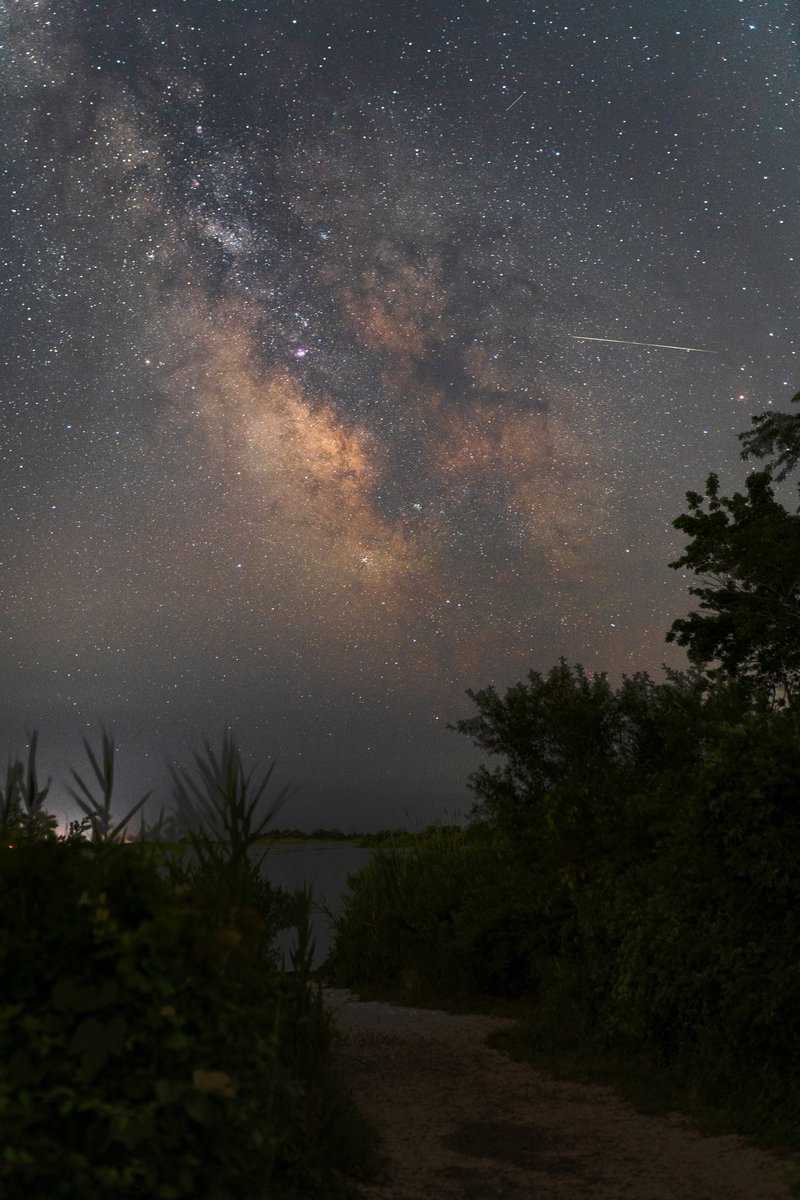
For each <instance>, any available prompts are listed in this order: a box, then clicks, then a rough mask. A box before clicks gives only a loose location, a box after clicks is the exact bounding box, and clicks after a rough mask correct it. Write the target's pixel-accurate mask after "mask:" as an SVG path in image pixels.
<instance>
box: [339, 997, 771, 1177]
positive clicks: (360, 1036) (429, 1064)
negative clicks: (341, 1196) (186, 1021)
mask: <svg viewBox="0 0 800 1200" xmlns="http://www.w3.org/2000/svg"><path fill="white" fill-rule="evenodd" d="M326 996H327V1000H328V1003H329V1004H330V1005H331V1006H332V1007H333V1008H334V1009H335V1010H336V1023H337V1026H338V1028H339V1029H340V1031H341V1033H342V1041H341V1044H340V1047H339V1050H338V1054H339V1058H340V1063H341V1069H342V1072H343V1074H344V1076H345V1078H346V1079H347V1081H348V1083H349V1085H350V1087H351V1089H352V1091H353V1094H354V1097H355V1099H356V1102H357V1103H358V1105H359V1107H360V1108H361V1110H362V1111H363V1112H364V1113H365V1114H366V1115H367V1116H368V1117H369V1118H370V1119H371V1120H372V1121H373V1122H374V1123H375V1124H376V1125H377V1126H378V1128H379V1129H380V1131H381V1135H382V1137H383V1149H384V1152H385V1154H386V1156H387V1158H388V1162H389V1166H388V1180H387V1181H385V1182H382V1183H379V1184H372V1185H370V1186H368V1187H365V1188H364V1194H365V1196H367V1197H369V1198H370V1200H423V1197H424V1200H489V1198H491V1197H505V1198H506V1200H581V1198H582V1197H589V1196H590V1197H592V1198H593V1200H788V1197H789V1191H788V1188H787V1186H786V1184H785V1183H784V1182H783V1178H784V1172H785V1169H786V1163H785V1162H784V1161H783V1160H782V1159H781V1158H779V1157H778V1156H776V1155H771V1154H768V1153H765V1152H763V1151H761V1150H755V1149H752V1148H751V1147H749V1146H748V1145H747V1144H746V1143H744V1142H743V1141H742V1140H741V1139H739V1138H737V1137H733V1136H726V1137H702V1136H700V1135H699V1134H697V1133H694V1132H692V1131H691V1130H688V1129H685V1128H683V1127H682V1123H681V1119H680V1117H679V1116H677V1114H676V1115H675V1116H674V1117H653V1116H644V1115H642V1114H640V1113H637V1112H636V1111H635V1110H634V1109H633V1108H631V1107H630V1106H629V1105H628V1104H626V1103H625V1102H624V1101H622V1100H620V1099H619V1098H618V1097H617V1095H616V1094H615V1093H614V1092H613V1091H612V1089H611V1088H607V1087H599V1086H596V1085H591V1084H577V1083H566V1082H562V1081H559V1080H556V1079H553V1078H552V1077H550V1076H548V1075H547V1074H545V1073H544V1072H542V1071H539V1070H537V1069H536V1068H534V1067H532V1066H530V1065H529V1064H526V1063H515V1062H511V1061H510V1060H509V1059H508V1058H507V1057H506V1056H505V1055H503V1054H501V1053H500V1052H499V1051H496V1050H492V1049H490V1048H489V1047H488V1046H486V1045H485V1042H484V1039H485V1038H486V1035H487V1034H488V1033H489V1032H490V1031H492V1030H494V1029H498V1028H502V1027H503V1026H506V1025H508V1024H510V1022H508V1021H505V1020H502V1019H499V1018H494V1017H483V1016H452V1015H450V1014H448V1013H443V1012H432V1011H429V1010H426V1009H414V1008H401V1007H398V1006H396V1005H391V1004H383V1003H377V1002H368V1003H361V1002H358V1001H356V1000H354V999H353V998H352V997H351V996H350V994H349V993H348V992H346V991H343V990H339V989H329V990H328V991H327V992H326Z"/></svg>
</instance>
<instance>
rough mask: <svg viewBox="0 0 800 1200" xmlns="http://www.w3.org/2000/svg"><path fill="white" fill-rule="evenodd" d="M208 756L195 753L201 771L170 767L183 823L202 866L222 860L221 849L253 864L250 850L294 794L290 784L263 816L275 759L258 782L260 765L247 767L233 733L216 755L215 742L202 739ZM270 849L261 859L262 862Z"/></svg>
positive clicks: (238, 862)
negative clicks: (263, 806) (192, 771)
mask: <svg viewBox="0 0 800 1200" xmlns="http://www.w3.org/2000/svg"><path fill="white" fill-rule="evenodd" d="M203 750H204V755H203V754H201V753H199V752H196V753H195V755H194V761H195V766H196V775H195V776H193V775H191V774H189V773H188V772H184V771H182V770H181V769H180V768H179V767H176V766H174V765H171V766H170V774H171V776H172V794H173V797H174V800H175V805H176V809H177V818H178V826H179V828H180V829H181V831H182V832H183V833H184V835H185V836H186V837H187V838H188V839H189V841H190V843H191V845H192V848H193V849H194V851H195V853H196V855H197V857H198V859H199V861H200V863H201V864H203V865H206V864H208V863H210V862H211V861H217V860H218V858H219V855H220V853H222V854H223V855H224V857H225V859H226V860H227V861H228V862H229V863H230V864H231V865H232V866H238V867H242V866H244V864H245V863H247V862H249V852H250V850H251V849H252V848H253V847H254V846H255V845H256V844H257V843H258V842H260V841H261V840H262V839H263V837H264V835H265V833H266V830H267V827H268V826H269V824H270V822H271V821H272V820H273V818H274V817H275V815H276V813H277V812H278V811H279V810H280V808H281V807H282V805H283V804H284V802H285V800H286V797H287V796H288V794H289V790H290V789H289V785H288V784H286V785H285V786H284V787H283V788H281V790H280V791H279V792H278V794H277V795H276V796H275V798H274V799H273V800H272V801H271V802H270V804H269V806H268V807H267V809H266V810H265V811H263V812H262V813H261V815H260V816H259V815H258V809H259V805H260V804H261V802H262V799H263V797H264V794H265V792H266V790H267V787H268V786H269V784H270V781H271V779H272V775H273V772H274V770H275V766H276V763H274V762H273V763H271V764H270V766H269V767H268V769H267V771H266V773H265V775H264V777H263V779H262V780H261V782H260V783H256V782H254V779H253V776H254V774H255V768H254V769H253V770H252V771H250V772H249V774H248V773H247V772H246V771H245V769H244V764H243V763H242V759H241V755H240V753H239V750H238V748H237V746H236V743H235V742H234V739H233V736H232V734H231V733H230V731H229V730H228V731H226V732H225V733H224V734H223V737H222V747H221V749H220V752H219V754H217V753H216V752H215V751H214V749H213V747H212V746H211V743H210V742H208V741H205V742H204V743H203ZM265 856H266V850H265V851H264V854H263V855H262V856H261V858H260V859H259V860H258V862H257V863H255V864H254V866H255V867H256V868H258V867H260V866H261V863H262V862H263V861H264V857H265Z"/></svg>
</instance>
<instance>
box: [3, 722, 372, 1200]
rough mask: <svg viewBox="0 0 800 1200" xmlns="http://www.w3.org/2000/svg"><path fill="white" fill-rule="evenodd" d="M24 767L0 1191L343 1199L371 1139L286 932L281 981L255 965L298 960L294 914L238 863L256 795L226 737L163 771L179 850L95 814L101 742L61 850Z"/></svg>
mask: <svg viewBox="0 0 800 1200" xmlns="http://www.w3.org/2000/svg"><path fill="white" fill-rule="evenodd" d="M32 750H33V752H32V754H31V755H30V756H29V760H28V765H27V770H26V768H25V766H24V765H22V764H19V763H12V764H11V765H10V767H9V771H8V773H7V778H6V789H5V792H3V793H0V819H1V820H2V834H3V841H2V844H0V978H1V979H2V980H3V990H2V998H1V999H0V1059H2V1062H3V1064H4V1072H3V1073H2V1075H1V1076H0V1193H1V1194H2V1195H3V1196H4V1197H8V1198H9V1200H22V1198H23V1197H29V1196H47V1197H48V1200H58V1197H65V1198H66V1197H70V1198H72V1197H75V1196H80V1197H82V1198H86V1200H107V1198H110V1197H119V1198H120V1200H122V1198H128V1197H133V1196H152V1197H154V1198H162V1200H181V1198H183V1197H186V1198H187V1200H188V1198H189V1197H192V1198H194V1197H208V1198H209V1200H212V1198H218V1200H229V1198H230V1197H231V1196H247V1197H249V1198H252V1200H259V1198H262V1200H266V1198H267V1197H269V1198H272V1197H286V1198H287V1200H288V1198H289V1197H301V1196H318V1195H326V1196H328V1195H329V1196H332V1197H336V1196H345V1195H349V1194H351V1191H352V1187H351V1186H350V1185H349V1184H348V1183H347V1179H348V1177H349V1176H351V1175H353V1174H355V1173H356V1172H357V1171H358V1170H360V1169H361V1168H362V1167H366V1166H367V1165H368V1163H369V1160H370V1156H371V1153H372V1149H373V1138H372V1134H371V1132H370V1131H369V1130H368V1129H367V1128H366V1126H365V1125H364V1124H363V1123H362V1122H361V1120H360V1118H359V1117H358V1115H357V1114H356V1113H355V1112H354V1110H353V1109H352V1107H351V1105H350V1103H349V1100H348V1099H347V1097H346V1096H345V1095H344V1094H343V1093H342V1091H341V1089H340V1086H339V1083H338V1080H337V1076H336V1074H335V1072H334V1069H333V1060H332V1055H331V1036H332V1030H331V1026H330V1019H329V1016H328V1014H327V1013H326V1011H325V1009H324V1007H323V1003H322V997H321V992H320V990H319V987H318V986H312V985H311V981H310V978H309V960H310V955H308V954H306V955H304V954H303V938H302V936H301V938H300V942H301V945H300V951H299V953H298V954H297V955H296V956H295V963H294V966H295V968H296V969H295V972H294V973H293V974H285V973H283V972H281V971H279V970H278V969H277V968H276V965H275V962H274V961H273V959H272V957H271V954H270V946H271V942H272V939H273V937H274V934H275V932H276V931H277V929H278V928H280V927H282V926H285V925H287V924H288V923H290V922H292V923H296V924H297V925H298V930H299V931H300V932H301V933H302V930H303V929H305V932H306V943H307V941H308V922H307V917H308V907H309V903H310V898H309V897H308V896H303V895H300V896H296V897H294V898H293V899H292V898H290V897H288V896H287V895H286V894H285V893H281V892H279V891H277V890H276V889H274V888H273V887H271V885H270V884H269V883H268V882H267V881H266V880H265V878H264V877H263V875H262V874H261V872H260V871H259V870H258V863H257V862H253V860H252V856H251V855H250V853H249V851H250V850H251V848H252V846H253V845H254V844H255V842H256V840H257V839H258V838H259V837H261V836H262V835H263V832H264V820H259V819H257V815H256V806H257V805H258V803H259V801H260V799H261V797H262V795H263V791H264V789H263V787H259V786H254V785H253V781H252V777H251V776H247V775H245V773H244V772H243V770H242V767H241V760H240V759H239V756H238V753H237V751H236V748H235V746H234V745H233V742H232V740H231V739H230V738H225V739H223V745H222V750H221V753H220V754H215V753H213V752H211V751H210V748H209V747H206V750H207V754H206V757H205V758H202V757H198V759H197V760H196V761H197V772H196V775H195V776H192V775H186V774H185V775H184V776H183V778H182V781H181V788H182V791H181V793H180V798H181V800H182V802H183V808H184V812H183V816H184V817H185V818H186V822H185V823H184V825H183V828H182V832H183V835H184V836H185V838H186V839H187V840H186V842H185V843H184V845H183V846H182V847H181V848H180V849H178V850H170V851H166V852H165V851H164V849H163V847H162V845H160V844H159V843H153V842H151V841H148V840H147V839H145V840H143V841H141V842H139V843H137V844H124V843H123V842H122V841H121V837H122V835H123V833H124V829H125V821H122V822H119V821H114V820H111V819H109V813H110V802H111V788H110V786H108V787H104V786H103V785H104V783H105V784H109V785H110V784H111V782H113V780H112V773H111V766H112V763H113V743H112V741H111V739H110V738H108V736H107V735H105V734H104V737H103V749H102V751H101V753H100V754H99V755H97V756H94V755H92V756H90V764H91V766H92V770H93V773H94V776H95V782H96V783H97V784H98V785H100V789H101V793H102V799H98V798H97V796H96V795H95V793H94V792H93V791H92V789H91V788H89V787H88V785H86V784H85V781H83V784H84V786H83V791H82V794H83V795H84V797H85V810H86V811H87V817H86V819H85V821H83V822H82V823H75V824H74V825H73V827H72V829H71V830H70V832H69V834H68V835H67V836H66V837H62V838H58V837H56V834H55V832H54V829H53V822H52V820H51V819H49V817H48V815H47V814H46V813H45V811H44V808H43V803H44V799H45V796H46V793H47V789H46V788H42V787H41V786H40V785H39V783H38V780H37V778H36V770H35V739H32ZM76 778H78V777H77V776H76ZM267 778H269V775H268V776H267ZM201 782H202V783H203V784H204V785H205V790H204V791H203V790H200V788H199V786H194V785H199V784H200V783H201ZM192 805H193V806H194V807H193V808H192ZM190 808H191V809H192V811H191V812H190V811H188V810H189V809H190ZM129 815H130V814H129ZM216 818H219V820H220V822H221V825H222V828H223V829H224V831H226V832H227V834H228V837H227V839H226V840H224V841H221V840H215V838H214V837H213V836H212V827H213V823H214V821H215V819H216ZM87 833H89V834H91V837H90V838H89V839H87V837H86V836H85V835H86V834H87ZM187 846H188V848H189V849H188V852H187V849H186V847H187Z"/></svg>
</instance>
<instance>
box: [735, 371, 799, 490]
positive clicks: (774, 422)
mask: <svg viewBox="0 0 800 1200" xmlns="http://www.w3.org/2000/svg"><path fill="white" fill-rule="evenodd" d="M790 403H791V404H800V392H798V393H797V395H796V396H792V399H791V401H790ZM752 424H753V427H754V428H753V429H750V430H746V431H745V432H744V433H740V434H739V441H740V442H741V443H742V445H743V446H744V450H743V451H742V458H750V457H751V456H752V457H754V458H768V457H769V456H770V455H771V456H772V462H771V463H770V464H769V466H770V470H771V472H774V471H775V469H776V468H777V473H776V474H775V479H776V480H777V481H778V483H781V482H782V481H783V480H784V479H785V478H786V476H787V475H788V474H789V473H790V471H793V470H794V469H795V467H796V466H797V464H798V463H799V462H800V412H797V413H784V412H763V413H758V415H757V416H755V417H753V418H752Z"/></svg>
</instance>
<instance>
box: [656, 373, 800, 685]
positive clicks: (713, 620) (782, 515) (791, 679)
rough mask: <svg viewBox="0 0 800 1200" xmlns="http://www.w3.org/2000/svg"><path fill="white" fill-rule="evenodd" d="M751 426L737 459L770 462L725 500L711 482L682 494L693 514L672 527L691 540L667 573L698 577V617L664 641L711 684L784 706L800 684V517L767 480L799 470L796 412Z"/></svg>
mask: <svg viewBox="0 0 800 1200" xmlns="http://www.w3.org/2000/svg"><path fill="white" fill-rule="evenodd" d="M795 402H800V393H798V395H797V396H795V397H794V400H793V403H795ZM753 425H754V427H755V428H754V429H753V430H752V431H750V432H748V433H744V434H741V435H740V438H741V440H742V442H743V443H744V446H745V450H744V452H743V457H748V456H749V455H755V456H756V457H760V458H766V457H768V456H770V455H772V456H773V461H772V462H770V463H768V465H767V467H766V469H765V470H763V471H757V472H753V473H752V474H751V475H749V476H748V478H747V480H746V483H745V492H744V493H740V492H737V493H735V494H734V495H733V496H731V497H728V496H721V495H720V490H719V479H718V477H717V476H716V475H713V474H712V475H710V476H709V477H708V480H707V481H706V489H705V495H704V496H701V495H699V494H698V493H697V492H687V495H686V499H687V503H688V505H689V511H688V512H687V513H684V514H682V515H681V516H680V517H678V518H677V520H676V521H674V522H673V524H674V525H675V528H676V529H680V530H682V531H683V532H684V533H686V534H688V536H689V538H690V541H689V544H688V545H687V547H686V549H685V551H684V553H683V554H682V555H681V557H680V558H679V559H677V560H676V561H675V562H673V563H670V566H671V567H673V568H675V569H679V568H682V567H689V568H690V570H692V571H693V572H694V573H695V574H696V575H697V576H698V577H699V579H700V584H699V585H697V586H694V587H690V588H689V592H690V594H691V595H693V596H696V597H697V598H698V599H699V601H700V610H699V611H697V612H692V613H690V615H689V616H688V617H687V618H680V619H679V620H676V621H674V622H673V624H672V626H671V628H670V630H669V633H668V634H667V641H669V642H675V641H677V642H678V644H679V645H681V646H686V647H687V653H688V657H689V660H690V662H692V663H693V664H695V665H696V666H698V667H702V668H705V669H707V672H708V674H709V675H710V676H712V677H713V676H725V677H728V678H743V677H749V678H750V679H752V680H753V681H754V682H756V683H757V684H760V685H762V686H764V687H765V688H767V689H768V690H769V691H770V693H771V694H772V696H773V699H774V700H777V702H778V703H784V702H785V701H787V700H788V701H791V700H792V698H793V696H794V695H796V693H797V689H798V685H800V513H790V512H788V511H787V510H786V509H785V508H784V507H783V505H782V504H780V503H779V502H778V500H776V498H775V493H774V489H773V481H774V480H783V479H785V478H786V476H787V475H788V473H789V471H791V470H792V469H793V468H794V467H795V466H796V465H797V463H798V462H799V461H800V413H796V414H793V413H761V414H760V415H759V416H756V417H754V418H753ZM776 470H777V474H774V471H776ZM712 663H717V664H718V665H717V666H716V667H711V664H712Z"/></svg>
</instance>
